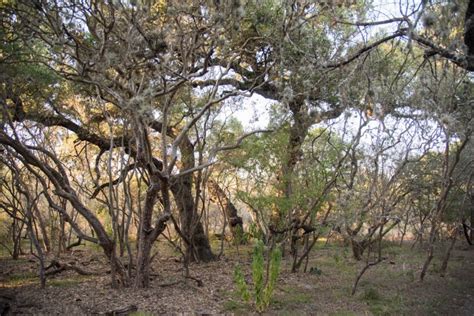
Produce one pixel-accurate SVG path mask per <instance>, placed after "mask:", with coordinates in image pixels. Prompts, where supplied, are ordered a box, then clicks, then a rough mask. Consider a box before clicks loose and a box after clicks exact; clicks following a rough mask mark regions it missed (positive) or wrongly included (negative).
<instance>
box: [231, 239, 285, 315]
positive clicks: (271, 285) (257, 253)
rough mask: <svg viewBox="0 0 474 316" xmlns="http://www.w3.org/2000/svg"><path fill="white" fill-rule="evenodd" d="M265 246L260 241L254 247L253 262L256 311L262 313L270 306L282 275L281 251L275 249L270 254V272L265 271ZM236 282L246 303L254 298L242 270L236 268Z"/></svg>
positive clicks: (238, 267) (268, 267) (268, 266)
mask: <svg viewBox="0 0 474 316" xmlns="http://www.w3.org/2000/svg"><path fill="white" fill-rule="evenodd" d="M263 248H264V246H263V242H262V241H261V240H258V241H257V242H256V244H255V247H254V252H253V260H252V281H253V294H254V295H253V297H254V302H253V303H254V304H255V309H256V310H257V312H259V313H261V312H263V311H265V310H266V309H267V308H268V306H270V302H271V298H272V296H273V291H274V290H275V285H276V282H277V279H278V275H279V273H280V264H281V250H280V249H279V248H276V249H274V250H273V251H272V252H271V254H270V264H269V265H267V269H268V271H267V270H266V269H265V260H264V256H263V253H264V249H263ZM265 272H268V279H267V280H265V278H264V275H265ZM234 281H235V284H236V286H237V289H238V292H239V295H240V297H242V299H243V300H244V301H246V302H248V301H250V298H251V297H252V296H251V295H250V290H249V288H248V286H247V282H246V281H245V277H244V275H243V273H242V270H241V269H240V266H236V267H235V270H234Z"/></svg>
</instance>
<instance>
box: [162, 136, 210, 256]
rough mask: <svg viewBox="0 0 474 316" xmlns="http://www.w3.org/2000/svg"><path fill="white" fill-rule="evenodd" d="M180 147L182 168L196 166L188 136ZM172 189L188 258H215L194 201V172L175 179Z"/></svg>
mask: <svg viewBox="0 0 474 316" xmlns="http://www.w3.org/2000/svg"><path fill="white" fill-rule="evenodd" d="M179 148H180V150H181V163H182V170H183V171H185V170H188V169H192V168H194V166H195V158H194V145H193V144H192V143H191V141H190V140H189V139H188V138H187V137H184V138H183V140H182V142H181V144H180V145H179ZM170 189H171V192H172V193H173V196H174V199H175V202H176V206H177V207H178V210H179V215H180V221H181V233H182V234H183V236H182V237H183V238H184V243H185V245H186V258H188V259H189V260H196V261H204V262H209V261H211V260H214V259H215V255H214V254H213V253H212V250H211V246H210V244H209V239H208V236H207V235H206V234H205V232H204V228H203V226H202V223H201V218H200V216H199V214H198V212H197V208H196V205H195V202H194V201H195V200H194V197H193V193H192V190H193V176H192V174H188V175H184V176H180V177H178V178H177V179H175V181H174V182H173V183H172V184H171V186H170Z"/></svg>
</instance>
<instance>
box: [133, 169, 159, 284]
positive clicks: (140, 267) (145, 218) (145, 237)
mask: <svg viewBox="0 0 474 316" xmlns="http://www.w3.org/2000/svg"><path fill="white" fill-rule="evenodd" d="M159 190H160V186H159V185H158V179H157V178H156V176H155V177H152V182H151V184H150V187H149V188H148V191H147V193H146V198H145V206H144V208H143V211H142V214H141V218H140V223H141V225H140V230H139V232H138V234H139V236H138V255H137V274H136V276H135V288H147V287H149V286H150V258H151V249H152V246H153V243H154V241H155V240H154V239H153V238H154V236H153V235H152V234H151V232H152V230H153V227H152V222H151V221H152V216H153V206H154V205H155V201H156V198H157V195H158V192H159ZM156 237H158V236H156Z"/></svg>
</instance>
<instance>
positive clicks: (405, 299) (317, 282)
mask: <svg viewBox="0 0 474 316" xmlns="http://www.w3.org/2000/svg"><path fill="white" fill-rule="evenodd" d="M161 247H164V246H163V244H162V246H161ZM226 249H227V251H226V252H224V255H223V256H222V257H221V259H220V260H219V261H215V262H211V263H200V264H192V265H191V266H190V273H191V275H192V276H193V277H194V278H196V279H198V280H200V282H196V280H192V279H183V277H182V275H183V269H182V265H181V263H179V261H178V257H177V256H175V255H173V253H171V252H169V251H163V252H162V253H163V255H162V256H161V257H157V258H155V260H154V262H153V280H152V282H151V288H149V289H145V290H134V289H131V288H126V289H119V290H114V289H112V288H111V284H110V275H108V274H107V264H106V261H105V259H104V257H103V256H102V255H101V254H100V253H99V252H98V251H97V250H94V249H93V248H85V247H84V248H83V249H80V250H76V251H74V252H72V253H71V254H68V255H64V256H62V257H61V259H60V260H61V262H63V263H69V264H71V265H76V266H78V267H80V268H81V269H83V270H87V271H89V272H98V273H100V274H99V275H94V276H81V275H78V274H77V273H76V272H75V271H73V270H67V271H63V272H61V273H58V274H56V275H54V276H51V277H50V278H48V281H47V285H46V289H44V290H41V289H40V287H39V281H38V278H37V276H36V273H37V263H36V261H35V260H34V258H33V257H30V256H24V257H22V258H20V259H19V260H15V261H13V260H11V259H8V258H6V257H3V258H0V299H1V300H3V302H6V301H8V302H9V305H10V311H9V314H10V315H13V314H34V315H64V314H69V315H84V314H88V315H90V314H96V315H100V314H102V315H112V313H111V312H112V311H113V310H117V309H120V308H124V307H127V306H130V305H135V306H136V307H137V308H138V312H135V313H133V314H134V315H156V314H192V315H207V314H240V315H246V314H250V313H254V314H255V312H254V308H253V305H251V304H250V303H244V302H243V301H242V300H241V299H240V298H239V297H238V295H237V293H236V290H235V286H234V281H233V273H234V268H235V266H236V264H240V265H241V267H242V271H243V272H244V274H245V275H246V277H247V279H248V280H250V278H251V277H250V275H251V252H252V247H251V246H245V247H244V246H240V247H239V249H238V251H237V249H236V247H235V246H229V247H226ZM165 253H168V255H164V254H165ZM441 253H442V249H438V253H437V256H436V257H435V259H434V260H433V262H432V265H431V269H430V271H429V273H428V275H427V276H426V278H425V281H424V282H422V283H421V282H419V281H418V278H419V272H420V268H421V266H422V262H423V259H424V256H425V252H424V251H422V250H420V249H417V248H415V249H410V247H409V246H408V245H406V246H403V247H399V246H398V245H395V244H388V245H387V246H386V247H385V248H384V255H385V256H386V257H387V259H386V260H384V261H383V262H382V263H380V264H378V265H376V266H373V267H371V268H370V269H369V270H368V271H367V272H366V273H365V274H364V276H363V277H362V279H361V281H360V283H359V287H358V290H357V292H356V294H355V295H353V296H351V295H350V292H351V289H352V286H353V283H354V280H355V278H356V275H357V274H358V272H359V271H360V269H362V268H363V266H364V262H356V261H355V260H353V259H352V258H351V253H350V250H349V249H348V248H347V247H343V246H341V245H336V244H329V245H325V244H324V243H321V244H318V245H317V246H316V247H315V249H314V250H313V252H312V254H311V257H310V260H309V265H308V270H309V269H310V268H313V269H312V270H313V272H314V271H318V273H302V272H301V273H298V274H292V273H290V260H289V259H283V261H282V272H281V274H280V277H279V279H278V283H277V286H276V289H275V294H274V298H273V300H272V303H271V306H270V308H269V309H268V310H267V312H266V313H267V314H271V315H273V314H278V315H300V314H317V315H372V314H373V315H436V314H438V315H474V247H470V248H468V247H467V246H465V245H464V244H461V242H459V244H458V247H457V248H456V249H455V251H454V252H453V254H452V257H451V261H450V264H449V267H448V273H447V275H446V276H445V277H441V276H440V274H439V267H440V266H441V263H440V257H441ZM316 268H317V269H316ZM198 283H199V284H198Z"/></svg>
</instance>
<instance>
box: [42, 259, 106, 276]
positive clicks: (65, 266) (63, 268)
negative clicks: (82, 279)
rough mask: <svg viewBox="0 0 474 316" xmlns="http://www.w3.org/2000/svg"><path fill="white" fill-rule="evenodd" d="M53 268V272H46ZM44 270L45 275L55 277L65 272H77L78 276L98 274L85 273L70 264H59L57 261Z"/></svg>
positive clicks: (96, 273)
mask: <svg viewBox="0 0 474 316" xmlns="http://www.w3.org/2000/svg"><path fill="white" fill-rule="evenodd" d="M52 268H54V270H51V271H48V270H49V269H52ZM45 270H46V271H47V272H46V275H48V276H49V275H55V274H58V273H61V272H63V271H66V270H73V271H75V272H77V273H78V274H80V275H99V274H100V273H98V272H90V271H85V270H83V269H81V268H79V267H77V266H75V265H72V264H68V263H60V262H59V261H57V260H52V261H51V263H50V264H49V266H47V267H46V268H45Z"/></svg>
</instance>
